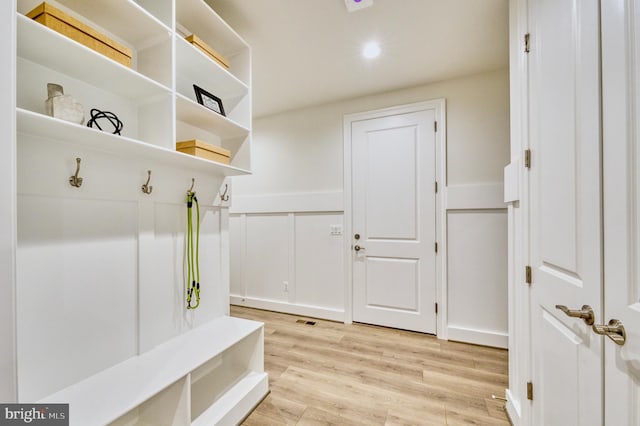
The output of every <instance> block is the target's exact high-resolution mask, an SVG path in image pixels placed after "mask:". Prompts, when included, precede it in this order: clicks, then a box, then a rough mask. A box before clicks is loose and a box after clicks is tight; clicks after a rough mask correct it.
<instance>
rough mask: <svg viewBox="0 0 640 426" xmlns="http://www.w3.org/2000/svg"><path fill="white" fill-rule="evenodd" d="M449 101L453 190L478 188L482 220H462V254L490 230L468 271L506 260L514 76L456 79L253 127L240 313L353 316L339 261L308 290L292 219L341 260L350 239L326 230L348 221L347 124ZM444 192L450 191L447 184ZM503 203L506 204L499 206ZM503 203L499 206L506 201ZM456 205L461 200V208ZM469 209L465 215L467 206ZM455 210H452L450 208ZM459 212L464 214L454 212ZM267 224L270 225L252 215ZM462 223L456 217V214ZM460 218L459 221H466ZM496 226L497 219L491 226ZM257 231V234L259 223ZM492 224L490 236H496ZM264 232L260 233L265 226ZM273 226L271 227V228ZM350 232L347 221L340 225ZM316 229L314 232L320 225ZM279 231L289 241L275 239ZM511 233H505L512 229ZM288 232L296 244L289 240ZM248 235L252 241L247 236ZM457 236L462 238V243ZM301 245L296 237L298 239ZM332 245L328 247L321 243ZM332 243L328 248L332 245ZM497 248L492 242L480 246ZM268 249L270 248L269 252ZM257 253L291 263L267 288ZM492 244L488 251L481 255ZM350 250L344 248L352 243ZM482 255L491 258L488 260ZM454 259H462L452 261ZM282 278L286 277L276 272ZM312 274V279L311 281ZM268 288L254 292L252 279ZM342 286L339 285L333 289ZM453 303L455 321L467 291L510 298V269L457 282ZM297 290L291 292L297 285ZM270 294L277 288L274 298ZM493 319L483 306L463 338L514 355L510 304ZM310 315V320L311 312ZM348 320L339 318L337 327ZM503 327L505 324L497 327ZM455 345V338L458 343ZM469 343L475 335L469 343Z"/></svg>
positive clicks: (237, 226) (236, 289)
mask: <svg viewBox="0 0 640 426" xmlns="http://www.w3.org/2000/svg"><path fill="white" fill-rule="evenodd" d="M436 98H445V99H446V102H447V111H446V113H447V129H446V132H447V134H446V139H447V169H448V170H447V182H446V185H448V186H453V187H456V188H458V189H459V188H462V187H466V186H471V187H472V189H471V190H469V191H467V193H471V194H473V195H472V196H471V198H470V199H469V200H468V202H467V203H466V204H465V206H464V207H463V208H462V209H463V210H472V211H477V213H478V214H476V215H466V216H464V220H465V222H464V224H462V223H460V221H459V220H458V221H456V220H455V219H454V222H455V223H454V226H453V228H451V229H450V230H449V238H453V241H454V242H455V243H456V244H454V249H456V250H457V249H458V248H459V247H461V245H460V244H459V242H464V241H466V240H465V238H467V239H468V238H469V237H468V236H467V235H466V234H464V233H463V232H465V231H464V230H465V229H466V228H465V227H468V226H472V227H484V229H490V230H495V231H496V232H489V231H487V232H486V233H485V234H486V235H482V236H480V235H476V236H475V238H476V240H474V241H469V247H475V248H476V250H475V251H474V256H472V257H471V258H469V257H468V256H466V255H464V257H465V259H467V262H468V264H470V265H472V267H473V265H477V266H478V267H480V266H481V264H484V263H485V261H486V256H487V254H486V253H493V255H495V256H496V257H499V256H502V257H504V255H505V253H506V244H507V241H506V217H505V211H506V210H505V209H506V206H505V205H504V204H503V203H502V201H501V200H502V198H501V191H502V181H503V167H504V166H505V165H506V164H507V163H508V162H509V79H508V70H507V69H501V70H496V71H490V72H485V73H481V74H477V75H473V76H467V77H462V78H456V79H451V80H447V81H442V82H438V83H434V84H429V85H425V86H419V87H414V88H408V89H403V90H397V91H394V92H389V93H383V94H377V95H373V96H367V97H363V98H357V99H350V100H345V101H340V102H336V103H331V104H327V105H321V106H316V107H311V108H305V109H300V110H294V111H290V112H285V113H281V114H277V115H274V116H269V117H262V118H259V119H256V120H255V121H254V123H253V132H254V133H253V145H252V149H253V162H252V164H253V171H254V174H253V175H252V176H242V177H235V178H233V191H234V197H233V200H232V206H231V213H232V218H231V244H232V248H233V247H235V250H234V251H232V256H234V253H235V257H236V259H235V260H234V259H233V258H232V264H231V268H232V278H231V283H232V288H231V293H232V295H234V296H235V297H233V298H232V301H233V302H234V303H243V304H246V305H249V306H257V307H264V308H269V309H278V310H282V311H287V312H300V309H301V308H300V307H301V306H304V307H312V308H313V309H316V314H317V316H323V317H327V318H328V317H331V318H334V319H335V318H336V313H340V312H343V311H344V309H345V306H344V294H343V293H344V286H345V282H344V274H343V275H340V274H339V273H338V272H343V271H344V269H343V268H344V265H343V264H342V261H340V260H339V258H337V257H336V258H335V259H334V258H326V259H318V260H317V263H318V264H322V266H321V267H320V268H319V269H321V270H323V271H336V274H335V278H333V276H325V277H324V278H323V279H324V281H318V280H313V281H308V284H307V285H309V286H311V287H309V288H305V289H301V288H299V286H301V285H302V284H301V281H300V278H301V277H302V276H303V274H302V272H300V271H297V272H295V273H294V272H292V270H291V268H290V265H291V264H292V263H291V262H293V261H295V259H297V258H299V257H301V256H305V253H303V250H302V248H301V247H300V244H297V245H296V244H293V243H292V242H291V239H292V238H293V239H296V238H297V239H298V240H297V241H298V242H299V241H300V237H299V236H296V229H295V227H293V225H292V224H291V222H290V223H289V225H288V228H287V225H285V223H284V222H285V221H286V217H288V218H289V221H291V220H292V219H291V218H290V216H291V215H293V216H294V218H293V223H296V219H297V215H299V214H301V213H305V214H307V215H308V216H307V217H306V218H305V219H306V221H307V225H308V226H312V227H313V228H314V229H316V234H314V235H313V237H312V238H314V239H313V240H309V243H308V246H312V245H314V246H315V244H321V245H318V246H317V247H318V248H319V249H320V248H321V249H322V250H331V247H332V246H331V244H333V243H334V242H335V241H337V240H342V239H343V238H344V236H342V238H341V237H335V236H333V237H331V236H330V235H329V231H330V227H329V225H331V224H333V223H329V222H326V221H324V220H325V219H326V217H325V216H324V214H325V213H327V212H331V214H333V215H335V219H336V220H335V222H336V223H339V221H338V219H339V218H342V212H343V208H344V207H343V206H342V203H341V202H339V201H338V200H340V199H341V196H342V191H343V118H344V115H345V114H349V113H356V112H363V111H369V110H374V109H379V108H384V107H390V106H394V105H403V104H408V103H413V102H419V101H424V100H429V99H436ZM441 184H442V183H441ZM461 191H462V192H460V191H454V192H453V195H452V196H453V197H454V199H455V197H456V196H457V197H462V198H464V197H465V196H464V195H456V194H464V193H465V190H464V189H462V190H461ZM496 194H498V195H497V197H496ZM496 198H497V201H496ZM454 202H455V200H454ZM458 207H459V206H458ZM445 208H447V209H449V207H447V204H446V203H445ZM453 208H454V209H455V208H456V207H455V206H454V207H453ZM272 213H278V214H279V215H281V216H282V217H281V218H280V219H274V218H269V216H268V215H269V214H272ZM256 214H259V215H263V216H264V217H262V218H261V219H257V218H255V217H254V218H252V217H251V215H256ZM454 214H455V213H454ZM456 218H458V216H456ZM489 218H490V219H489ZM247 221H252V224H251V225H250V224H249V222H247ZM487 221H489V224H490V227H489V228H486V225H487ZM258 222H261V223H260V225H258V226H255V225H256V223H258ZM267 222H269V224H267ZM340 223H341V221H340ZM312 224H313V225H312ZM271 226H275V227H278V228H279V229H280V231H277V232H274V231H273V229H272V228H271ZM503 228H504V229H503ZM286 232H288V234H287V235H288V239H287V238H285V233H286ZM243 233H244V234H243ZM452 233H453V234H452ZM292 235H293V237H292ZM321 237H322V238H321ZM329 237H331V238H333V239H329V240H328V241H331V243H329V242H328V241H324V242H319V241H320V240H322V239H324V238H329ZM481 237H482V238H488V239H489V240H488V242H487V240H483V241H482V242H480V241H477V239H478V238H481ZM265 240H267V241H269V243H265V242H264V241H265ZM249 241H252V242H253V243H252V244H256V241H261V243H259V244H262V248H263V249H264V250H265V252H264V253H265V255H266V251H267V250H268V251H270V253H269V254H268V256H275V255H276V253H279V254H278V256H281V258H279V260H277V261H274V262H272V263H269V264H270V265H272V266H273V268H274V270H269V271H268V272H264V271H263V273H264V274H265V275H264V276H265V278H266V277H269V280H270V281H267V279H262V280H260V279H259V277H258V274H256V273H254V272H253V270H254V269H255V268H263V267H264V264H265V262H264V261H263V260H262V259H261V260H260V261H258V259H256V260H255V261H252V257H251V256H252V255H251V254H249V255H247V254H245V256H244V260H245V262H241V261H239V260H238V257H237V256H238V255H240V254H242V253H241V250H242V249H241V247H242V244H245V246H248V245H249ZM481 243H482V245H481ZM341 244H342V247H344V246H345V245H344V244H345V243H344V240H343V241H342V243H341ZM480 251H481V252H480ZM447 254H448V255H449V256H453V259H458V257H456V256H459V255H460V254H461V253H457V252H453V253H452V252H447ZM285 257H287V258H288V259H289V263H288V265H289V271H288V273H287V274H285V272H286V271H284V269H285V267H284V260H283V259H284V258H285ZM276 268H279V269H280V270H279V271H276V270H275V269H276ZM310 273H311V271H310ZM285 276H286V277H287V278H288V279H291V277H297V279H296V285H297V286H298V287H296V288H295V291H296V294H305V298H304V302H303V301H302V300H301V299H298V298H294V299H292V298H291V294H289V295H288V296H287V295H285V294H282V286H283V284H282V281H283V280H284V279H285V278H283V277H285ZM248 278H250V279H251V280H256V279H257V280H258V281H257V282H253V281H252V282H251V285H249V283H248V281H247V279H248ZM328 280H335V281H336V282H333V281H332V282H330V283H329V282H328ZM449 284H452V285H453V286H454V287H453V289H452V295H454V298H453V299H449V300H448V307H449V308H450V309H451V311H452V312H453V313H454V317H453V318H452V319H453V320H454V325H456V322H455V321H457V319H456V317H455V313H456V312H460V309H459V308H460V307H463V306H465V304H466V303H468V301H467V300H463V299H464V295H467V294H470V293H469V292H467V291H466V289H467V287H471V286H473V287H475V288H477V287H481V288H483V289H484V290H485V292H484V293H483V294H485V295H486V296H487V297H490V295H498V294H503V293H504V292H506V264H503V263H501V262H499V261H496V262H493V263H492V264H491V265H490V267H487V266H485V270H484V272H483V275H482V277H480V278H478V279H477V280H476V281H475V282H473V283H471V282H469V281H468V280H466V278H465V276H464V275H456V274H455V273H454V275H453V282H451V283H449ZM290 285H291V283H290ZM318 286H323V288H324V290H322V291H317V290H313V291H311V288H315V287H318ZM264 287H268V288H266V289H265V288H264ZM493 300H494V304H493V305H492V306H491V308H490V309H487V307H486V306H482V307H480V308H479V309H478V312H477V315H476V318H477V323H476V324H475V328H473V327H472V326H471V325H469V324H467V322H465V321H464V320H463V319H460V321H458V323H457V325H458V327H459V328H465V327H466V328H469V329H472V330H475V333H472V334H473V335H474V336H475V337H474V339H475V341H476V343H481V342H484V343H486V344H493V345H497V346H505V345H506V334H507V315H506V312H507V306H506V301H505V300H502V299H500V298H499V297H496V298H494V299H493ZM305 312H307V311H305ZM342 318H343V317H340V316H338V318H337V319H342ZM496 318H497V320H496ZM452 336H454V337H455V336H456V335H455V330H454V334H453V335H452ZM464 336H465V337H464V338H465V339H467V337H468V335H467V334H465V335H464Z"/></svg>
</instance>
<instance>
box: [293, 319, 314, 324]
mask: <svg viewBox="0 0 640 426" xmlns="http://www.w3.org/2000/svg"><path fill="white" fill-rule="evenodd" d="M296 322H297V323H298V324H305V325H316V322H315V321H307V320H302V319H299V320H297V321H296Z"/></svg>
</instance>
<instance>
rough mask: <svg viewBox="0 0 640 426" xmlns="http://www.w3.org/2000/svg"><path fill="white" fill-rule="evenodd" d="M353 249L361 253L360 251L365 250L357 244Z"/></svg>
mask: <svg viewBox="0 0 640 426" xmlns="http://www.w3.org/2000/svg"><path fill="white" fill-rule="evenodd" d="M353 249H354V250H355V251H360V250H364V247H360V246H359V245H357V244H356V245H355V246H353Z"/></svg>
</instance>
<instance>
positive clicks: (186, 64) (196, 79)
mask: <svg viewBox="0 0 640 426" xmlns="http://www.w3.org/2000/svg"><path fill="white" fill-rule="evenodd" d="M176 74H177V75H176V79H177V80H178V81H177V83H178V91H179V92H181V93H182V94H183V95H185V96H186V95H187V94H189V93H191V92H193V87H192V85H193V84H196V85H197V86H199V87H201V88H203V89H204V90H206V91H207V92H210V93H212V94H213V95H215V96H217V97H219V98H221V99H222V100H223V101H225V100H229V99H234V98H240V97H243V96H246V95H247V94H248V93H249V86H247V85H246V84H245V83H243V82H242V81H240V80H239V79H238V78H237V77H235V76H234V75H233V74H231V73H230V72H229V71H228V70H226V69H225V68H223V67H222V66H221V65H220V64H218V63H217V62H215V61H214V60H212V59H211V58H209V57H208V56H207V55H205V54H204V53H202V52H201V51H200V50H198V48H196V47H194V46H193V45H191V43H189V42H188V41H186V40H185V39H183V38H182V37H180V36H176Z"/></svg>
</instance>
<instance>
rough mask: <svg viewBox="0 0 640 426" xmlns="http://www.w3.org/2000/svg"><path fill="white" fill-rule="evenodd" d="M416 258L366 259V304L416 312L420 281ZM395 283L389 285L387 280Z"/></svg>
mask: <svg viewBox="0 0 640 426" xmlns="http://www.w3.org/2000/svg"><path fill="white" fill-rule="evenodd" d="M418 267H419V261H418V260H417V259H388V258H375V257H371V256H369V258H368V259H367V277H366V279H367V287H366V292H367V295H366V298H367V299H366V300H367V306H375V307H379V308H391V309H397V310H403V309H404V310H406V311H411V312H417V311H418V307H419V305H418V297H419V296H420V281H419V273H418ZM390 282H393V283H396V285H395V286H393V287H391V286H389V285H388V283H390Z"/></svg>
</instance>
